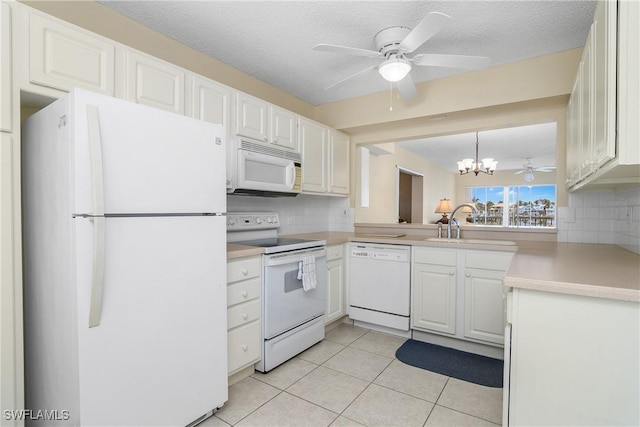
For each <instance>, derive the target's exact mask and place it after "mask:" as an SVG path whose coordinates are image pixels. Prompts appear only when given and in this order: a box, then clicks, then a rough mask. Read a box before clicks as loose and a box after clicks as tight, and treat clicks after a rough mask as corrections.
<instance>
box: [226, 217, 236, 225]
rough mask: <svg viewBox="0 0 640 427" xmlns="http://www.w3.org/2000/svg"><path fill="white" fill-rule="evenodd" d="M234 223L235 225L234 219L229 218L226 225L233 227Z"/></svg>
mask: <svg viewBox="0 0 640 427" xmlns="http://www.w3.org/2000/svg"><path fill="white" fill-rule="evenodd" d="M235 223H236V219H235V218H229V222H227V224H228V225H235Z"/></svg>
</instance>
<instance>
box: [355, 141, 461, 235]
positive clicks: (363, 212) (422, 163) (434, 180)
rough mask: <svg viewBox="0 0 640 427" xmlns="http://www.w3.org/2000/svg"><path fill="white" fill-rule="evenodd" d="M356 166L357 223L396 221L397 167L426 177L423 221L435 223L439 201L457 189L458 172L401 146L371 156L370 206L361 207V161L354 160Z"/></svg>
mask: <svg viewBox="0 0 640 427" xmlns="http://www.w3.org/2000/svg"><path fill="white" fill-rule="evenodd" d="M351 166H352V167H353V168H354V169H355V176H356V183H357V184H356V186H355V187H353V188H352V190H353V193H354V194H355V196H356V197H355V205H356V209H355V213H356V216H355V222H357V223H385V224H390V223H397V222H398V218H397V201H396V197H397V196H396V193H397V188H396V187H397V184H396V169H397V168H396V166H400V167H402V168H405V169H409V170H411V171H413V172H416V173H418V174H421V175H422V176H423V177H424V180H423V194H422V200H423V222H424V223H433V222H435V221H437V219H438V218H440V217H441V215H440V214H435V213H434V211H435V209H436V207H437V206H438V201H439V200H440V199H441V198H443V197H447V198H451V197H453V196H452V195H453V194H454V191H455V181H454V180H455V174H454V173H452V172H449V171H447V170H446V169H444V168H443V167H441V166H438V165H436V164H435V163H432V162H430V161H429V160H426V159H424V158H422V157H420V156H418V155H416V154H413V153H411V152H410V151H407V150H404V149H402V148H400V147H398V146H396V147H395V153H393V154H387V155H380V156H376V155H370V156H369V207H367V208H363V207H360V203H359V201H360V189H361V188H362V186H361V184H360V163H359V162H358V161H355V162H352V163H351Z"/></svg>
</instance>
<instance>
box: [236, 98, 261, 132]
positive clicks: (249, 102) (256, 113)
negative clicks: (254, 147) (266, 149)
mask: <svg viewBox="0 0 640 427" xmlns="http://www.w3.org/2000/svg"><path fill="white" fill-rule="evenodd" d="M268 120H269V103H267V102H266V101H263V100H261V99H258V98H255V97H253V96H250V95H247V94H245V93H237V94H236V120H235V123H236V126H235V134H236V135H238V136H246V137H248V138H253V139H257V140H258V141H263V142H268V141H269V125H268V123H269V122H268Z"/></svg>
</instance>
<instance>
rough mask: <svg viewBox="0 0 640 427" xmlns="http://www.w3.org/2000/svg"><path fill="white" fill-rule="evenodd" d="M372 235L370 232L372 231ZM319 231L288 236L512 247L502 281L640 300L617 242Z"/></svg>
mask: <svg viewBox="0 0 640 427" xmlns="http://www.w3.org/2000/svg"><path fill="white" fill-rule="evenodd" d="M374 234H375V235H374ZM381 234H382V235H381ZM381 234H377V233H373V234H370V233H367V234H364V233H362V234H358V233H350V232H331V231H330V232H318V233H305V234H296V235H290V236H287V237H295V238H303V239H304V238H306V239H317V240H325V241H326V242H327V245H335V244H342V243H346V242H349V241H360V242H371V243H387V244H405V245H411V246H429V247H442V248H451V249H478V250H497V251H512V252H513V251H515V252H516V253H515V256H514V257H513V261H512V262H511V265H510V266H509V270H508V271H507V274H506V276H505V278H504V284H505V286H509V287H514V288H522V289H532V290H539V291H545V292H556V293H564V294H573V295H583V296H590V297H597V298H609V299H617V300H626V301H638V302H640V255H638V254H635V253H633V252H631V251H628V250H626V249H623V248H621V247H619V246H616V245H606V244H591V243H556V242H537V241H526V240H524V241H523V240H519V241H516V246H504V245H497V244H491V243H490V242H491V241H490V240H488V241H487V243H486V244H484V243H483V244H477V243H473V244H471V243H441V242H434V241H428V240H425V237H424V236H421V235H412V234H406V235H403V236H400V237H392V236H395V234H394V233H392V232H389V233H387V234H385V233H381ZM263 252H264V251H263V249H262V248H257V247H252V246H244V245H238V244H231V243H230V244H227V258H228V259H232V258H239V257H244V256H252V255H259V254H261V253H263Z"/></svg>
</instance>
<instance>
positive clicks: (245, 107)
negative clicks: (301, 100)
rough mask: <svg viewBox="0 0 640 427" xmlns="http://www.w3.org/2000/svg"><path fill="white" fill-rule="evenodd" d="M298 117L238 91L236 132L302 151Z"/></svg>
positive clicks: (279, 146)
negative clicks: (299, 142)
mask: <svg viewBox="0 0 640 427" xmlns="http://www.w3.org/2000/svg"><path fill="white" fill-rule="evenodd" d="M297 122H298V116H297V115H296V114H294V113H292V112H291V111H287V110H284V109H282V108H279V107H276V106H275V105H272V104H269V103H268V102H266V101H263V100H261V99H258V98H255V97H253V96H250V95H247V94H245V93H237V94H236V116H235V134H236V135H238V136H246V137H248V138H252V139H255V140H258V141H261V142H264V143H267V144H273V145H276V146H278V148H283V149H285V150H291V151H295V152H299V149H298V132H297Z"/></svg>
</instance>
